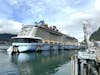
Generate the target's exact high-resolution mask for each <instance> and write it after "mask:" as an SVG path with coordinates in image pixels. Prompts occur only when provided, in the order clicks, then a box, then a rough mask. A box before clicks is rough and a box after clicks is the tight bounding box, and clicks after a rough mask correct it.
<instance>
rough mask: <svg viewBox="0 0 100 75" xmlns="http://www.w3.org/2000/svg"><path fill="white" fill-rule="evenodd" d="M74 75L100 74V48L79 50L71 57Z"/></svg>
mask: <svg viewBox="0 0 100 75" xmlns="http://www.w3.org/2000/svg"><path fill="white" fill-rule="evenodd" d="M71 60H72V64H71V65H72V71H73V72H72V75H100V50H99V49H96V50H92V51H84V52H81V51H80V52H78V55H76V56H74V57H72V58H71Z"/></svg>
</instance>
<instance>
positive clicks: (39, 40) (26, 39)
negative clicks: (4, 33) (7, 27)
mask: <svg viewBox="0 0 100 75" xmlns="http://www.w3.org/2000/svg"><path fill="white" fill-rule="evenodd" d="M13 43H42V40H41V39H31V38H13Z"/></svg>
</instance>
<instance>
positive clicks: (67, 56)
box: [0, 50, 77, 75]
mask: <svg viewBox="0 0 100 75" xmlns="http://www.w3.org/2000/svg"><path fill="white" fill-rule="evenodd" d="M75 54H77V51H75V50H70V51H57V50H56V51H42V52H40V53H35V52H31V53H30V52H28V53H16V54H13V55H10V54H9V53H7V51H6V50H0V75H71V72H72V71H71V70H72V69H71V56H74V55H75Z"/></svg>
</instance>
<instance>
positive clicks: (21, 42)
mask: <svg viewBox="0 0 100 75" xmlns="http://www.w3.org/2000/svg"><path fill="white" fill-rule="evenodd" d="M13 39H14V40H15V41H14V42H13V43H12V46H13V48H17V49H18V51H20V52H21V51H28V50H29V51H35V50H36V51H38V50H49V49H53V50H54V49H65V48H67V47H68V46H77V44H78V40H77V39H75V38H74V37H70V36H68V35H65V34H63V33H61V32H59V31H58V29H57V28H56V26H53V27H48V26H47V25H45V24H44V25H42V26H41V25H24V26H23V27H22V30H21V31H20V33H19V34H18V35H17V37H14V38H13ZM28 44H29V45H28ZM20 46H23V47H20ZM26 47H27V48H26ZM25 48H26V49H25ZM70 48H71V47H70ZM17 49H16V50H17ZM22 49H23V50H22Z"/></svg>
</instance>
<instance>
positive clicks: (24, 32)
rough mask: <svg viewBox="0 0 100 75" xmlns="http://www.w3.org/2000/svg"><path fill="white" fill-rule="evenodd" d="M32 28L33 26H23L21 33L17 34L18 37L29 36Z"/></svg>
mask: <svg viewBox="0 0 100 75" xmlns="http://www.w3.org/2000/svg"><path fill="white" fill-rule="evenodd" d="M32 28H33V26H31V25H30V26H24V27H23V28H22V30H21V32H20V33H19V34H18V35H19V36H20V35H21V36H22V35H26V36H28V35H29V33H30V31H31V30H32Z"/></svg>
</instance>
